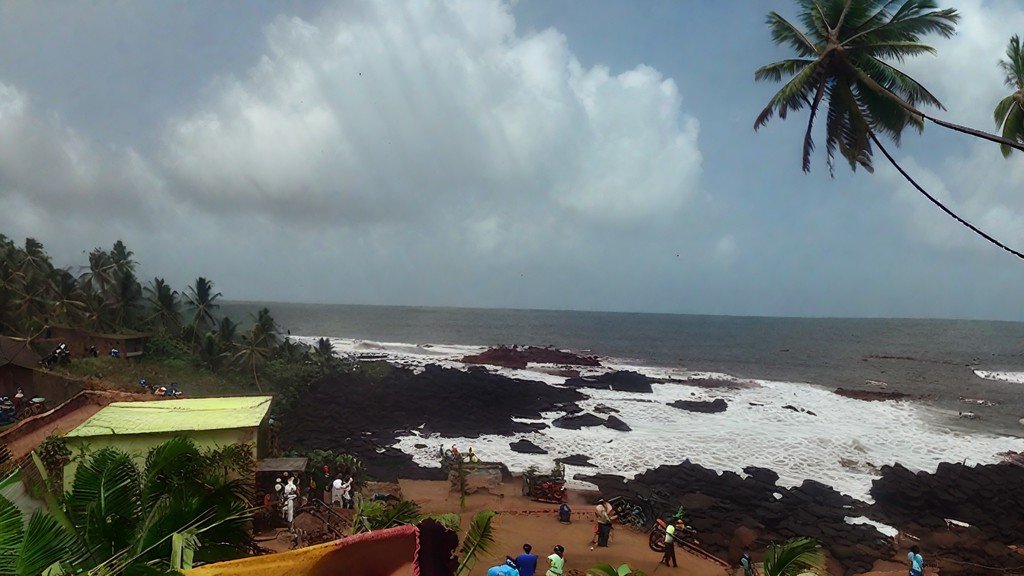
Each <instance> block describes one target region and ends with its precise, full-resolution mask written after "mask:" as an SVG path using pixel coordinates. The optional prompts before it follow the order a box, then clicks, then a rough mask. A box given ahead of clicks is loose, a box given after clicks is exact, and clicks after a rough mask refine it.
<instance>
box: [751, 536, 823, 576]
mask: <svg viewBox="0 0 1024 576" xmlns="http://www.w3.org/2000/svg"><path fill="white" fill-rule="evenodd" d="M808 572H809V573H811V574H825V573H826V572H825V551H824V550H822V548H821V546H819V545H818V543H817V542H816V541H815V540H813V539H811V538H793V539H790V540H788V541H786V542H785V543H783V544H773V545H771V546H769V547H768V551H767V553H766V554H765V557H764V576H799V575H801V574H806V573H808Z"/></svg>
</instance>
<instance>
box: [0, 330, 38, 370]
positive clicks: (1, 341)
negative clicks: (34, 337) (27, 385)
mask: <svg viewBox="0 0 1024 576" xmlns="http://www.w3.org/2000/svg"><path fill="white" fill-rule="evenodd" d="M7 364H14V365H15V366H21V367H22V368H36V367H37V366H39V355H38V354H36V353H35V352H33V351H32V348H30V347H29V345H28V341H26V340H20V339H14V338H8V337H6V336H0V366H6V365H7Z"/></svg>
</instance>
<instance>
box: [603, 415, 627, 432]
mask: <svg viewBox="0 0 1024 576" xmlns="http://www.w3.org/2000/svg"><path fill="white" fill-rule="evenodd" d="M604 425H605V426H607V427H608V428H611V429H612V430H618V431H619V432H629V431H630V430H632V428H630V427H629V424H626V423H625V422H623V421H622V420H621V419H619V418H618V417H616V416H609V417H608V420H606V421H605V423H604Z"/></svg>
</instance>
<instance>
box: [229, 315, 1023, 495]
mask: <svg viewBox="0 0 1024 576" xmlns="http://www.w3.org/2000/svg"><path fill="white" fill-rule="evenodd" d="M262 306H267V307H269V308H270V309H271V312H272V314H273V315H274V317H275V319H276V320H277V322H278V324H279V325H280V327H281V329H282V331H287V332H288V333H290V334H291V335H293V336H294V337H295V338H297V339H299V338H301V339H310V340H312V339H314V338H316V337H328V338H331V339H332V340H333V341H334V342H335V347H336V349H337V350H338V351H339V352H341V353H350V354H356V355H367V354H372V355H378V356H380V357H384V358H387V359H388V360H389V361H392V362H394V363H396V364H402V365H407V366H414V367H415V366H422V365H423V364H426V363H439V364H442V365H448V366H456V367H461V364H460V363H458V362H457V359H458V358H460V357H461V356H463V355H465V354H469V353H474V352H478V351H481V350H483V349H485V348H487V347H490V346H496V345H511V344H529V345H537V346H547V345H551V346H554V347H557V348H561V349H568V350H572V351H575V352H582V353H587V354H594V355H597V356H599V357H600V358H601V359H602V363H603V364H604V365H605V366H606V367H608V368H607V369H627V370H635V371H639V372H643V373H646V374H648V375H651V376H654V377H658V378H664V379H666V380H668V382H666V383H664V384H657V385H655V391H654V394H647V395H643V394H628V393H623V392H613V391H601V390H598V391H591V390H587V391H586V392H587V394H589V395H591V396H592V398H591V400H590V401H588V402H585V403H581V405H582V406H583V407H584V408H585V409H588V410H590V409H592V408H594V407H595V406H596V405H597V404H604V405H605V406H608V407H611V408H613V409H616V410H618V411H619V414H618V416H619V417H620V418H622V419H623V420H625V421H626V422H627V423H628V424H629V425H630V426H631V427H632V428H633V431H632V432H628V433H622V432H617V431H614V430H611V429H607V428H599V429H594V428H591V429H585V430H584V431H582V432H580V431H572V430H562V429H557V428H548V429H546V430H543V431H540V432H537V433H534V434H531V435H522V436H521V437H522V438H526V439H529V440H531V441H532V442H534V443H535V444H537V445H539V446H541V447H543V448H545V449H548V450H549V452H551V454H550V455H549V456H546V457H545V456H536V455H523V454H517V453H515V452H512V451H511V450H509V448H508V443H509V441H510V439H509V438H507V437H489V436H486V435H485V436H483V437H481V438H477V439H430V438H420V437H417V436H410V437H407V438H403V439H402V441H400V443H399V448H401V449H403V450H405V451H407V452H409V453H410V454H412V455H413V456H414V458H415V459H416V460H417V461H418V462H421V463H422V464H424V465H435V463H434V452H435V451H436V447H437V445H438V444H439V443H440V442H442V441H443V442H444V443H446V444H450V443H452V442H456V443H462V445H473V446H474V447H475V448H476V450H477V451H478V452H481V453H483V454H491V455H492V456H493V457H495V458H496V459H501V460H503V461H506V463H508V464H509V465H510V466H511V467H512V468H513V469H516V468H525V467H526V466H529V465H531V464H536V465H539V466H542V467H544V466H550V464H551V458H552V457H554V456H556V455H569V454H586V455H588V456H590V457H591V458H593V461H594V463H595V464H596V465H597V468H596V469H588V470H581V471H590V472H593V471H601V472H610V473H620V474H627V475H628V474H630V473H636V472H640V471H642V470H644V469H646V468H650V467H654V466H657V465H659V464H674V463H678V462H680V461H682V460H683V459H686V458H689V459H690V460H691V461H693V462H696V463H698V464H702V465H705V466H708V467H711V468H714V469H716V470H733V471H737V472H739V471H741V470H742V468H743V467H744V466H748V465H756V466H764V467H767V468H771V469H773V470H776V471H777V472H779V474H780V477H781V480H780V482H781V483H784V484H786V483H788V484H798V483H800V482H802V481H803V480H804V479H814V480H819V481H822V482H825V483H827V484H830V485H832V486H834V487H836V488H837V489H840V490H841V491H844V492H846V493H848V494H850V495H853V496H856V497H860V498H867V490H868V489H869V488H870V480H871V479H873V478H874V477H877V470H878V467H880V466H882V465H884V464H892V463H895V462H900V463H903V464H905V465H907V466H908V467H911V468H914V469H922V470H927V469H934V467H935V465H937V464H938V463H939V462H941V461H968V462H995V461H998V460H999V459H1000V456H999V453H1000V452H1003V451H1006V450H1016V451H1021V450H1024V440H1022V437H1024V422H1022V421H1021V419H1022V418H1024V397H1022V394H1021V391H1022V388H1024V323H1016V322H991V321H965V320H915V319H830V318H820V319H819V318H763V317H731V316H696V315H672V314H639V313H607V312H577V311H549V310H491V309H487V310H484V309H464V308H434V307H397V306H351V305H319V304H316V305H314V304H288V303H240V302H233V303H226V304H224V305H223V306H222V307H221V310H220V312H221V313H223V314H227V315H230V316H232V317H234V318H236V319H241V318H244V317H246V316H247V315H248V314H251V313H253V312H255V310H257V309H258V308H260V307H262ZM531 368H532V366H531ZM494 370H495V371H499V372H502V373H505V374H508V375H510V376H515V377H519V378H533V379H537V380H543V381H546V382H549V383H551V384H553V385H558V384H560V383H561V382H563V381H564V378H559V377H555V376H551V375H550V374H546V373H543V372H540V371H537V370H511V369H504V368H494ZM698 377H711V378H714V379H720V380H723V381H726V382H733V383H738V384H741V385H739V386H732V387H729V388H712V389H708V388H705V387H698V386H691V385H687V384H686V381H687V380H689V379H693V378H698ZM838 387H843V388H852V389H859V390H872V391H885V392H900V393H905V394H909V395H910V396H911V397H910V399H909V400H906V401H882V402H866V401H862V400H854V399H849V398H844V397H841V396H838V395H836V394H834V393H833V390H835V389H836V388H838ZM467 393H472V392H471V391H467ZM714 398H723V399H725V400H726V401H727V402H728V403H729V408H728V410H727V411H726V412H725V413H722V414H696V413H691V412H686V411H682V410H680V409H678V408H673V407H670V406H667V404H668V403H669V402H672V401H674V400H679V399H686V400H694V399H697V400H709V399H714ZM787 406H789V408H787ZM793 408H796V410H794V409H793ZM545 416H546V418H545V422H546V423H549V424H550V421H551V420H553V419H554V418H555V417H557V416H559V414H551V415H545ZM548 416H550V417H548ZM424 444H426V445H428V446H429V448H425V449H424V448H417V447H416V446H417V445H420V446H422V445H424Z"/></svg>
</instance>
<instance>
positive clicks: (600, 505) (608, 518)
mask: <svg viewBox="0 0 1024 576" xmlns="http://www.w3.org/2000/svg"><path fill="white" fill-rule="evenodd" d="M594 511H595V513H596V514H597V545H598V546H600V547H603V548H607V547H608V539H609V538H610V537H611V535H612V514H613V511H612V505H611V504H610V503H608V502H605V501H604V500H603V499H601V500H598V501H597V506H596V507H595V508H594Z"/></svg>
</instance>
